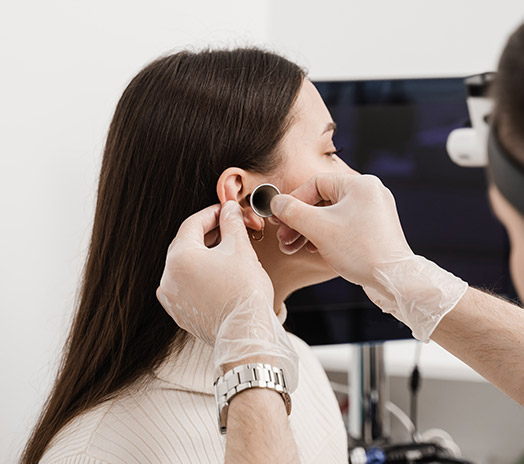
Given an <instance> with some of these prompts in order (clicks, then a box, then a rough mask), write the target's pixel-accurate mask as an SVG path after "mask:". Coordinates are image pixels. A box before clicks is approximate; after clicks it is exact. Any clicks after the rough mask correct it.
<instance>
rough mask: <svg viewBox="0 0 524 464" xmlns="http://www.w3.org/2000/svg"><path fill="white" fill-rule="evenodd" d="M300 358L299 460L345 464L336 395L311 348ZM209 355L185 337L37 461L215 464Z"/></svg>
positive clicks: (217, 441)
mask: <svg viewBox="0 0 524 464" xmlns="http://www.w3.org/2000/svg"><path fill="white" fill-rule="evenodd" d="M290 338H291V340H292V342H293V345H294V346H295V349H296V351H297V353H298V355H299V359H300V365H299V385H298V388H297V389H296V391H295V392H294V393H293V394H292V395H291V398H292V408H293V410H292V412H291V415H290V416H289V418H290V422H291V429H292V430H293V434H294V437H295V441H296V443H297V447H298V450H299V454H300V457H301V462H302V463H304V464H306V463H322V464H328V463H347V462H348V457H347V440H346V431H345V428H344V424H343V422H342V417H341V414H340V411H339V409H338V404H337V402H336V399H335V396H334V394H333V391H332V390H331V387H330V385H329V382H328V379H327V377H326V374H325V372H324V370H323V369H322V366H321V365H320V363H319V362H318V360H317V359H316V358H315V356H314V354H313V352H312V350H311V348H310V347H309V346H308V345H307V344H306V343H304V342H303V341H302V340H300V339H299V338H298V337H296V336H293V335H290ZM214 380H215V379H214V367H213V353H212V350H211V348H209V347H208V346H207V345H205V344H204V343H202V342H200V341H198V340H196V339H192V340H191V342H190V343H188V344H187V345H186V346H185V347H184V348H183V349H182V351H181V353H180V354H179V355H178V356H176V357H174V356H173V357H171V358H169V359H168V360H167V361H166V362H164V363H163V364H162V365H161V366H160V368H159V369H158V370H157V371H156V375H155V376H154V377H153V378H152V379H151V380H150V381H148V382H147V383H146V384H145V385H143V386H142V387H141V388H139V389H135V390H133V391H129V392H126V393H125V394H122V395H119V396H118V397H116V398H114V399H112V400H109V401H107V402H105V403H103V404H101V405H99V406H97V407H95V408H93V409H92V410H89V411H88V412H86V413H84V414H82V415H81V416H79V417H77V418H76V419H74V420H73V421H72V422H71V423H70V424H69V425H67V426H66V427H65V428H64V429H63V430H61V431H60V432H59V433H58V435H57V436H56V437H55V438H54V439H53V441H52V442H51V444H50V446H49V448H48V449H47V451H46V453H45V455H44V456H43V457H42V459H41V461H40V463H41V464H117V463H118V464H134V463H142V464H146V463H155V464H159V463H170V464H171V463H221V462H224V454H225V440H226V436H227V435H221V434H220V433H219V431H218V425H217V417H216V405H215V398H214V396H213V381H214Z"/></svg>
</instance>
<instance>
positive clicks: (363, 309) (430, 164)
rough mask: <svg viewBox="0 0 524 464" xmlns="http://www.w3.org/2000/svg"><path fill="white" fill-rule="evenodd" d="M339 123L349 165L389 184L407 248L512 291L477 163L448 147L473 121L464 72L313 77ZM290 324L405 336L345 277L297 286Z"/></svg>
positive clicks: (330, 335) (339, 141)
mask: <svg viewBox="0 0 524 464" xmlns="http://www.w3.org/2000/svg"><path fill="white" fill-rule="evenodd" d="M315 85H316V87H317V89H318V90H319V92H320V94H321V95H322V98H323V99H324V102H325V103H326V105H327V107H328V109H329V110H330V112H331V116H332V117H333V120H334V121H335V122H336V123H337V132H336V134H335V136H334V142H335V146H336V147H337V148H343V152H342V153H341V154H340V155H339V156H341V157H342V158H343V159H344V160H345V161H346V162H347V163H348V164H349V165H350V166H351V167H352V168H353V169H356V170H357V171H359V172H361V173H367V174H374V175H376V176H378V177H380V178H381V180H382V182H383V183H384V184H385V185H386V186H387V187H388V188H389V189H390V190H391V191H392V192H393V195H394V196H395V199H396V202H397V208H398V213H399V216H400V220H401V223H402V227H403V229H404V232H405V234H406V237H407V240H408V242H409V244H410V246H411V248H412V249H413V251H414V252H415V253H417V254H419V255H423V256H425V257H426V258H428V259H430V260H432V261H434V262H435V263H437V264H438V265H439V266H441V267H443V268H444V269H447V270H448V271H450V272H452V273H454V274H455V275H457V276H459V277H461V278H462V279H464V280H465V281H467V282H468V283H469V284H470V285H472V286H475V287H480V288H485V289H488V290H490V291H493V292H495V293H498V294H501V295H503V296H506V297H508V298H511V299H516V294H515V291H514V289H513V287H512V284H511V280H510V275H509V269H508V251H509V246H508V241H507V237H506V233H505V230H504V228H503V227H502V225H501V224H500V223H499V222H498V221H497V220H496V218H495V216H494V215H493V213H492V211H491V209H490V205H489V201H488V195H487V181H486V175H485V171H484V169H482V168H461V167H459V166H457V165H455V164H454V163H453V162H452V161H451V159H450V158H449V156H448V154H447V152H446V140H447V137H448V135H449V133H450V132H451V131H452V130H453V129H456V128H459V127H465V126H469V125H470V122H469V115H468V111H467V106H466V89H465V86H464V80H463V79H462V78H445V79H405V80H374V81H337V82H335V81H333V82H316V83H315ZM286 304H287V307H288V314H289V315H288V321H287V323H286V327H287V328H288V329H289V330H290V331H292V332H294V333H296V334H297V335H299V336H300V337H302V338H303V339H304V340H306V341H307V342H308V343H309V344H330V343H352V342H371V341H379V340H393V339H400V338H409V337H410V336H411V332H410V330H409V329H408V328H407V327H405V326H404V325H403V324H401V323H399V322H398V321H396V319H394V318H393V317H392V316H389V315H384V314H383V313H382V312H381V311H380V310H379V309H378V308H377V307H375V306H374V305H373V303H371V302H370V301H369V299H368V298H367V297H366V295H365V293H364V292H363V291H362V289H361V288H360V287H358V286H355V285H352V284H350V283H348V282H346V281H344V280H343V279H335V280H333V281H330V282H327V283H324V284H319V285H315V286H312V287H309V288H306V289H302V290H300V291H297V292H295V293H294V294H293V295H292V296H291V297H289V298H288V300H287V301H286Z"/></svg>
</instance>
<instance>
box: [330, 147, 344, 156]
mask: <svg viewBox="0 0 524 464" xmlns="http://www.w3.org/2000/svg"><path fill="white" fill-rule="evenodd" d="M343 149H344V148H339V149H338V150H335V151H330V152H328V153H326V155H327V156H333V155H338V154H339V153H342V150H343Z"/></svg>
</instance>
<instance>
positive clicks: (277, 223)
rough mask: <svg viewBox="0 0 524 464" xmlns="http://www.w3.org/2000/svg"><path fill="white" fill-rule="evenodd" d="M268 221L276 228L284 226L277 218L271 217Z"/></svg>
mask: <svg viewBox="0 0 524 464" xmlns="http://www.w3.org/2000/svg"><path fill="white" fill-rule="evenodd" d="M267 220H268V222H269V223H270V224H273V225H274V226H279V225H280V224H282V222H281V221H280V220H279V219H278V218H277V217H275V216H269V217H268V218H267Z"/></svg>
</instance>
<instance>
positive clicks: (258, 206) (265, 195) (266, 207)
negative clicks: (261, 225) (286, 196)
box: [246, 184, 280, 218]
mask: <svg viewBox="0 0 524 464" xmlns="http://www.w3.org/2000/svg"><path fill="white" fill-rule="evenodd" d="M275 195H280V190H278V188H277V187H275V186H274V185H273V184H260V185H257V186H256V187H255V189H254V190H253V191H252V192H251V194H250V195H248V196H247V197H246V200H247V201H248V203H249V204H250V206H251V208H252V209H253V211H254V212H255V214H257V215H258V216H260V217H262V218H267V217H270V216H273V213H272V212H271V207H270V205H271V200H272V199H273V197H274V196H275Z"/></svg>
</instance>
